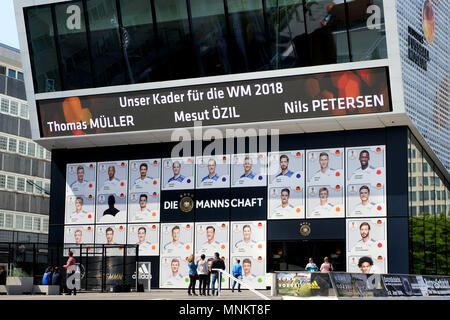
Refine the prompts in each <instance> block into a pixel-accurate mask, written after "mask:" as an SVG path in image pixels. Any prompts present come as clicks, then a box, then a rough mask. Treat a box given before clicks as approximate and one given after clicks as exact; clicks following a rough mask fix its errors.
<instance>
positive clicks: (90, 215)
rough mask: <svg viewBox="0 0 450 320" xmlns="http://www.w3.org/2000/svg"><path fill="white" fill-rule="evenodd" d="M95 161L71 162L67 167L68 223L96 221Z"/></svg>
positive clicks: (66, 214) (66, 221)
mask: <svg viewBox="0 0 450 320" xmlns="http://www.w3.org/2000/svg"><path fill="white" fill-rule="evenodd" d="M95 185H96V164H95V163H70V164H67V167H66V206H65V223H66V224H89V223H94V219H95V218H94V217H95Z"/></svg>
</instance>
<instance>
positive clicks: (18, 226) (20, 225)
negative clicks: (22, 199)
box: [16, 214, 23, 229]
mask: <svg viewBox="0 0 450 320" xmlns="http://www.w3.org/2000/svg"><path fill="white" fill-rule="evenodd" d="M16 229H23V216H21V215H19V214H16Z"/></svg>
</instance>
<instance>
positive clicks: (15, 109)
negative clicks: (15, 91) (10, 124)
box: [9, 100, 19, 116]
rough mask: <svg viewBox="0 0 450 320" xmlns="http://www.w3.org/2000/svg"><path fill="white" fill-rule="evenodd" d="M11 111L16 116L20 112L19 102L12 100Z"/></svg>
mask: <svg viewBox="0 0 450 320" xmlns="http://www.w3.org/2000/svg"><path fill="white" fill-rule="evenodd" d="M9 113H11V114H12V115H14V116H17V115H18V114H19V103H18V102H17V101H13V100H11V104H10V107H9Z"/></svg>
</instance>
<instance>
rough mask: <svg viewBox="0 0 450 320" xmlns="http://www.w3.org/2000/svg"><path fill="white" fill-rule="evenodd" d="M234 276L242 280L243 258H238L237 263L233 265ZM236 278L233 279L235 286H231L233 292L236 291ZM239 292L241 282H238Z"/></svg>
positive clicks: (239, 290)
mask: <svg viewBox="0 0 450 320" xmlns="http://www.w3.org/2000/svg"><path fill="white" fill-rule="evenodd" d="M232 272H233V277H235V278H236V279H238V280H242V266H241V260H239V259H236V264H235V265H234V266H233V271H232ZM236 282H237V281H236V280H234V281H233V286H232V287H231V292H234V286H235V285H236ZM238 292H241V284H240V283H238Z"/></svg>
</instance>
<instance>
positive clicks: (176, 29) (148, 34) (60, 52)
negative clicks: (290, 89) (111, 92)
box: [25, 0, 386, 92]
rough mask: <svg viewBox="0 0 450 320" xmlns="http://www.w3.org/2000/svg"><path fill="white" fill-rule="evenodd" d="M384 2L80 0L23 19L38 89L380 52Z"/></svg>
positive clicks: (297, 63) (299, 63)
mask: <svg viewBox="0 0 450 320" xmlns="http://www.w3.org/2000/svg"><path fill="white" fill-rule="evenodd" d="M382 9H383V0H371V1H369V0H353V1H344V0H342V1H335V2H332V1H328V0H318V1H305V0H285V1H279V0H247V1H242V0H227V1H225V0H190V1H179V0H152V1H150V0H134V1H126V0H86V1H81V0H78V1H72V2H69V3H66V2H64V3H56V4H51V5H45V6H39V7H34V8H30V9H26V14H25V19H26V23H27V31H28V41H29V47H30V49H29V50H30V54H31V57H32V59H31V60H32V66H33V77H34V82H35V90H36V92H48V91H54V90H57V91H58V90H68V89H77V88H89V87H101V86H110V85H123V84H129V83H142V82H151V81H165V80H174V79H185V78H194V77H199V76H212V75H222V74H230V73H242V72H251V71H260V70H269V69H276V70H277V69H285V68H293V67H302V66H311V65H321V64H334V63H341V62H348V61H361V60H372V59H381V58H386V39H385V31H384V17H383V12H382ZM53 19H54V21H53ZM55 35H56V36H55ZM35 61H36V63H34V62H35ZM38 61H39V63H37V62H38ZM60 69H61V70H60Z"/></svg>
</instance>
